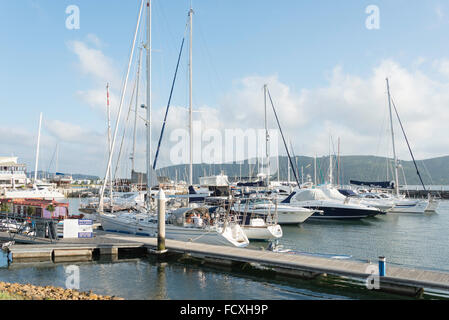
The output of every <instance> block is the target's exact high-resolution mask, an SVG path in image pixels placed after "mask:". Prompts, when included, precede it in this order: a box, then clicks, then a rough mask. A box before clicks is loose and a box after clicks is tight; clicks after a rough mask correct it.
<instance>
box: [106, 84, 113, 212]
mask: <svg viewBox="0 0 449 320" xmlns="http://www.w3.org/2000/svg"><path fill="white" fill-rule="evenodd" d="M106 107H107V111H108V148H109V156H111V153H112V139H111V105H110V100H109V83H108V84H106ZM108 175H109V193H110V195H109V204H110V206H111V211H112V191H113V189H112V168H109V172H108Z"/></svg>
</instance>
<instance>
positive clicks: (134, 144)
mask: <svg viewBox="0 0 449 320" xmlns="http://www.w3.org/2000/svg"><path fill="white" fill-rule="evenodd" d="M142 49H143V48H142V47H140V49H139V62H138V66H137V84H136V107H135V110H134V132H133V153H132V156H131V160H132V171H135V169H136V166H135V162H136V135H137V110H138V108H139V81H140V71H141V66H142Z"/></svg>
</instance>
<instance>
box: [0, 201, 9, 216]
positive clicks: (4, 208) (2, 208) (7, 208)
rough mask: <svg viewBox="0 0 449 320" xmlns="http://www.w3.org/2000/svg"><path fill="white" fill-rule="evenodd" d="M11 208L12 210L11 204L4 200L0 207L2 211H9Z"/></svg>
mask: <svg viewBox="0 0 449 320" xmlns="http://www.w3.org/2000/svg"><path fill="white" fill-rule="evenodd" d="M10 210H11V207H10V206H9V204H8V203H7V202H3V203H2V205H1V207H0V211H1V212H6V213H9V211H10Z"/></svg>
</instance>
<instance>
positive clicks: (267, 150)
mask: <svg viewBox="0 0 449 320" xmlns="http://www.w3.org/2000/svg"><path fill="white" fill-rule="evenodd" d="M263 95H264V108H265V157H266V159H267V163H266V167H267V170H266V172H265V173H266V175H267V188H268V187H269V186H270V173H269V170H270V155H269V149H268V148H269V143H270V135H269V134H268V122H267V85H266V84H265V85H264V86H263ZM278 160H279V158H278ZM278 180H279V162H278Z"/></svg>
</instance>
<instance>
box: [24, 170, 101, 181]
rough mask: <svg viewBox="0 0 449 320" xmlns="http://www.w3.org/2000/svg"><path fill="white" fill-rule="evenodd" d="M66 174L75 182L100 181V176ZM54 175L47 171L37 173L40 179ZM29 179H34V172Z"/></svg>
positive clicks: (29, 173)
mask: <svg viewBox="0 0 449 320" xmlns="http://www.w3.org/2000/svg"><path fill="white" fill-rule="evenodd" d="M65 174H67V175H71V176H72V178H73V180H98V179H100V178H99V177H98V176H91V175H87V174H82V173H74V174H70V173H65ZM53 175H54V172H47V171H38V172H37V178H38V179H41V178H46V177H53ZM27 177H28V178H34V171H32V172H28V173H27Z"/></svg>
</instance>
